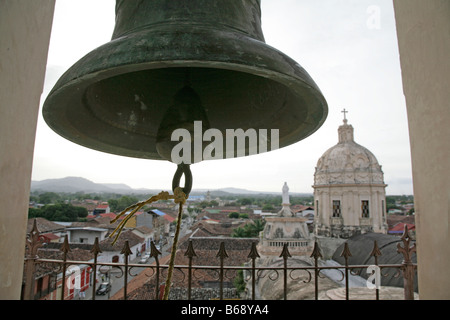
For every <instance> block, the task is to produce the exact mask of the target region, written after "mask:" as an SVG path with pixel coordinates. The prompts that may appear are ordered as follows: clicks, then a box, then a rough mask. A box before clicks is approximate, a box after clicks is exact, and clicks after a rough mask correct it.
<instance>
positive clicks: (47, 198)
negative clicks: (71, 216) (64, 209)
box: [39, 192, 61, 204]
mask: <svg viewBox="0 0 450 320" xmlns="http://www.w3.org/2000/svg"><path fill="white" fill-rule="evenodd" d="M58 201H61V196H60V195H59V194H57V193H55V192H44V193H42V194H40V195H39V203H42V204H50V203H56V202H58Z"/></svg>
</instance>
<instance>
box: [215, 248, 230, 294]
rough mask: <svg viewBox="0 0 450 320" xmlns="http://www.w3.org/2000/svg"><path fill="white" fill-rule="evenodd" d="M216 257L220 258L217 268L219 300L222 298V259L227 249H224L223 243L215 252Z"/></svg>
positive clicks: (225, 255)
mask: <svg viewBox="0 0 450 320" xmlns="http://www.w3.org/2000/svg"><path fill="white" fill-rule="evenodd" d="M216 257H218V258H220V269H219V284H220V291H219V300H223V274H224V272H223V260H224V259H225V258H228V254H227V251H226V250H225V243H224V242H221V243H220V248H219V252H218V253H217V256H216Z"/></svg>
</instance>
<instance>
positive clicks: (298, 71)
mask: <svg viewBox="0 0 450 320" xmlns="http://www.w3.org/2000/svg"><path fill="white" fill-rule="evenodd" d="M142 32H143V33H146V31H145V30H144V31H141V32H140V33H142ZM149 33H155V32H154V31H151V32H150V31H149ZM221 34H222V35H224V34H226V36H227V37H228V39H230V38H232V40H233V41H234V42H239V43H241V47H240V48H241V49H243V50H244V51H245V52H243V53H240V56H243V55H245V56H247V57H248V56H253V58H254V59H255V60H254V62H253V64H246V63H240V62H239V59H236V60H235V61H233V59H228V58H227V56H226V55H227V53H223V56H222V59H219V58H220V56H216V59H214V60H212V59H211V60H205V59H202V60H195V59H179V58H177V57H172V59H171V57H167V56H166V57H165V58H164V59H161V60H156V61H155V59H150V58H149V59H148V61H142V60H141V61H139V62H138V63H129V62H127V59H125V61H117V60H115V59H105V57H107V56H108V53H110V52H111V47H116V48H117V47H120V48H122V50H125V49H124V48H130V47H133V50H134V51H135V52H139V51H140V50H144V51H145V46H144V45H143V44H142V43H141V45H139V44H137V43H136V41H135V37H136V36H137V35H134V36H131V37H129V36H128V37H121V38H118V39H115V40H113V41H110V42H108V43H106V44H104V45H102V46H100V47H98V48H97V49H94V50H93V51H91V52H90V53H88V54H87V55H85V56H84V57H83V58H81V59H80V60H78V61H77V62H76V63H75V64H74V65H72V67H70V68H69V69H68V70H67V71H66V72H65V73H64V74H63V75H62V76H61V77H60V79H59V80H58V81H57V83H56V84H55V86H54V87H53V89H52V90H51V91H50V93H49V95H48V96H47V98H46V100H45V102H44V105H43V111H42V113H43V117H44V120H45V122H46V123H47V124H48V125H49V127H50V128H52V130H54V131H55V132H56V133H58V134H59V135H60V136H62V137H64V138H66V139H68V140H70V141H72V142H74V143H76V144H79V145H82V146H85V147H87V148H91V149H94V150H97V151H101V152H106V153H112V154H117V155H122V156H128V157H134V158H144V159H155V160H164V159H163V158H161V157H160V156H159V155H158V154H157V153H150V152H148V151H143V152H141V151H139V150H129V149H126V148H125V149H124V148H120V147H116V146H111V145H109V144H107V143H106V144H103V143H101V142H99V141H97V140H95V139H94V138H92V137H91V138H88V139H87V142H86V140H82V139H81V140H80V139H79V138H78V137H76V135H75V137H74V134H73V132H71V130H67V128H66V129H64V127H63V126H60V125H59V124H58V123H57V121H54V118H53V115H52V113H53V112H52V111H54V110H55V109H54V108H61V106H57V105H55V104H54V102H55V101H58V100H59V99H60V98H59V97H60V96H61V95H65V94H69V95H75V97H78V99H79V100H80V102H81V101H82V99H83V98H82V95H83V94H78V95H77V93H78V92H84V90H85V89H86V88H88V87H89V85H91V84H92V83H94V82H96V81H100V80H102V79H107V78H109V77H113V76H117V75H120V74H123V73H126V72H133V71H142V70H153V69H159V68H162V67H164V68H176V67H193V68H196V67H207V68H215V69H225V70H231V71H240V72H248V73H250V74H252V75H255V76H260V77H265V78H269V79H271V80H273V81H276V82H278V83H281V84H282V85H284V86H286V87H288V88H290V89H291V90H294V91H295V92H298V90H305V89H309V90H308V93H309V94H312V95H313V96H314V100H315V101H316V106H315V108H316V110H313V111H314V116H315V118H314V124H313V125H310V129H309V131H308V132H307V134H303V135H302V136H301V137H298V134H294V133H292V135H294V136H297V137H296V138H294V139H293V141H291V139H287V143H285V144H280V148H282V147H286V146H289V145H291V144H294V143H296V142H299V141H301V140H303V139H305V138H307V137H308V136H310V135H311V134H313V133H314V132H316V131H317V130H318V129H319V128H320V127H321V126H322V125H323V123H324V122H325V120H326V118H327V115H328V105H327V102H326V100H325V98H324V96H323V94H322V92H321V91H320V89H319V88H318V86H317V85H316V83H315V82H314V81H313V80H312V78H311V77H310V76H309V74H308V73H307V72H306V71H305V70H304V69H303V68H302V67H301V66H300V65H299V64H298V63H297V62H295V61H294V60H292V59H291V58H290V57H288V56H287V55H285V54H284V53H282V52H280V51H279V50H277V49H275V48H273V47H271V46H269V45H267V44H266V43H265V42H262V41H258V40H255V39H253V38H250V37H247V36H243V35H242V34H239V37H236V34H235V33H229V32H221ZM147 35H148V34H147ZM203 35H204V33H201V32H200V33H194V34H190V37H194V38H195V37H197V39H199V38H200V37H203V38H204V36H203ZM140 36H142V35H140ZM226 36H224V37H222V40H223V39H226V38H227V37H226ZM226 42H227V41H225V43H226ZM249 44H250V45H249ZM258 48H263V49H264V50H259V49H258ZM118 51H120V50H118ZM263 53H265V56H264V57H261V54H263ZM116 54H117V53H116ZM119 56H120V54H119ZM275 56H276V57H277V59H275ZM102 57H103V58H102ZM128 57H129V56H128ZM280 57H281V59H280ZM95 60H97V61H98V60H102V61H103V63H102V64H101V65H100V66H99V65H98V64H95V63H93V62H92V61H95ZM119 60H120V59H119ZM144 60H145V59H144ZM270 60H272V65H274V66H278V67H279V68H278V70H276V69H277V68H273V67H272V68H267V64H270V63H267V61H270ZM274 60H276V61H274ZM261 61H263V62H261ZM280 61H281V62H280ZM92 65H95V66H97V67H96V68H97V69H89V68H86V66H92ZM280 66H282V67H280ZM274 69H275V70H274ZM289 70H290V72H289ZM302 76H304V77H302ZM62 108H64V107H62ZM59 111H60V112H61V110H59ZM309 111H311V108H309ZM309 113H310V112H308V114H309ZM318 115H319V116H318ZM84 139H86V137H84Z"/></svg>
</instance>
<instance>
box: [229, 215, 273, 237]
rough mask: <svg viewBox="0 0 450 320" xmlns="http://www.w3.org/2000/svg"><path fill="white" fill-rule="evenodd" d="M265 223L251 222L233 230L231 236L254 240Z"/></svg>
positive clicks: (261, 221)
mask: <svg viewBox="0 0 450 320" xmlns="http://www.w3.org/2000/svg"><path fill="white" fill-rule="evenodd" d="M265 224H266V223H265V221H263V220H261V219H257V220H253V222H252V223H248V224H246V225H245V226H243V227H238V228H236V229H234V230H233V232H232V233H231V236H232V237H234V238H254V237H258V236H259V233H260V232H261V231H263V230H264V226H265Z"/></svg>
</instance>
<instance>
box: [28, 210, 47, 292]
mask: <svg viewBox="0 0 450 320" xmlns="http://www.w3.org/2000/svg"><path fill="white" fill-rule="evenodd" d="M43 243H44V241H43V239H42V237H41V235H40V232H39V230H38V228H37V224H36V219H34V220H33V228H32V229H31V231H30V234H29V235H28V237H27V239H26V245H27V247H28V255H27V257H26V259H25V261H26V269H25V288H24V300H33V291H34V273H35V270H36V259H37V258H38V257H37V251H38V249H39V248H40V247H42V245H43Z"/></svg>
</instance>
